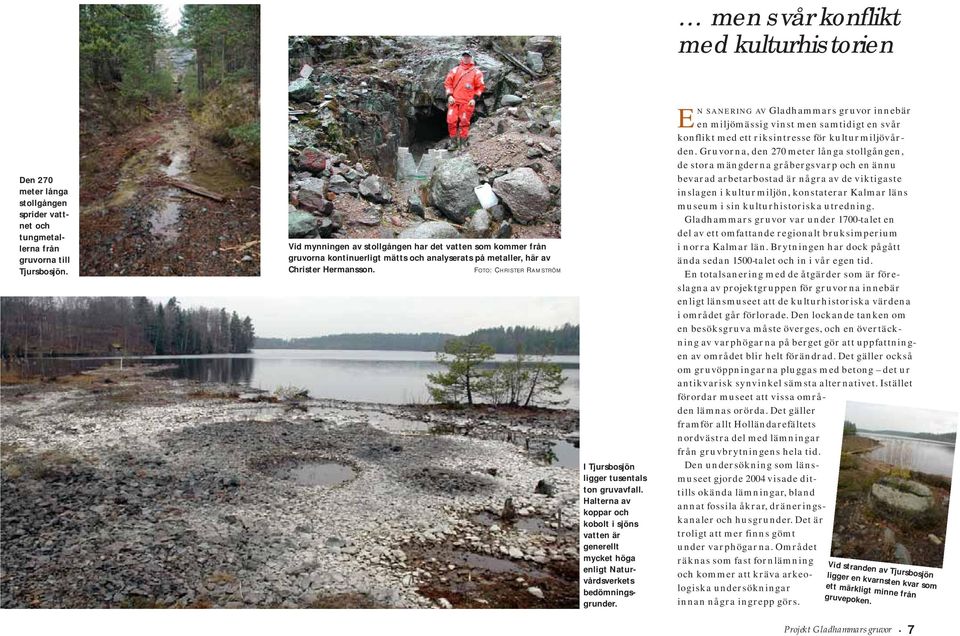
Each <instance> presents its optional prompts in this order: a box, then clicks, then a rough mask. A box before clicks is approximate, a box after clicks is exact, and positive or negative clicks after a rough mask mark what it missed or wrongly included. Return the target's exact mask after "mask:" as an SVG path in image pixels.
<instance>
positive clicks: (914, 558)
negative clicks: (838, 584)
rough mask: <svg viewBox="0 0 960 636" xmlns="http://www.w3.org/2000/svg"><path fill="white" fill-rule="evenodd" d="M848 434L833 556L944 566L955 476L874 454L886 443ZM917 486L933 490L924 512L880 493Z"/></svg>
mask: <svg viewBox="0 0 960 636" xmlns="http://www.w3.org/2000/svg"><path fill="white" fill-rule="evenodd" d="M864 435H868V434H857V435H845V436H844V438H843V443H842V447H841V455H840V465H839V473H838V476H837V498H836V508H835V510H834V523H833V536H832V543H831V550H830V554H831V556H834V557H842V558H848V559H863V560H869V561H882V562H886V563H900V564H903V565H922V566H926V567H942V565H943V554H944V548H945V540H946V529H947V516H948V510H949V505H950V491H951V481H952V480H951V478H950V477H949V476H943V475H937V474H929V473H924V472H920V471H916V470H909V469H907V468H904V467H902V466H897V465H894V464H890V463H886V462H882V461H878V460H876V459H872V458H871V457H870V455H871V453H872V452H873V451H874V450H877V449H880V448H882V446H883V444H882V442H880V441H878V440H875V439H872V438H870V437H865V436H864ZM911 484H916V486H912V487H913V488H919V489H921V491H922V492H925V493H929V494H928V497H929V501H930V507H929V509H928V510H925V511H924V512H923V513H922V514H920V513H910V512H907V511H897V510H893V509H891V508H890V507H889V506H888V505H886V504H885V503H884V501H883V500H882V499H878V491H877V490H876V489H877V488H878V486H879V487H880V490H879V495H880V496H881V497H883V491H884V490H887V491H888V492H889V488H885V487H884V486H890V485H893V486H894V487H896V488H897V489H906V488H907V487H908V485H911Z"/></svg>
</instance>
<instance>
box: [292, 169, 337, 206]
mask: <svg viewBox="0 0 960 636" xmlns="http://www.w3.org/2000/svg"><path fill="white" fill-rule="evenodd" d="M326 194H327V182H326V181H324V180H323V179H318V178H317V177H308V178H306V179H304V180H303V181H301V182H300V189H299V190H298V191H297V201H298V202H299V203H300V206H301V207H303V208H305V209H307V210H315V211H317V212H321V211H324V210H326V209H327V208H328V205H327V204H328V203H330V202H329V201H327V198H326Z"/></svg>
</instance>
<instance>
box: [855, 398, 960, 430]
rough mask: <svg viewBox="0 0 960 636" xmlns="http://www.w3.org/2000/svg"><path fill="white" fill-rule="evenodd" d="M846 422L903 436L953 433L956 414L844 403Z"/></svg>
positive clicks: (863, 403)
mask: <svg viewBox="0 0 960 636" xmlns="http://www.w3.org/2000/svg"><path fill="white" fill-rule="evenodd" d="M846 419H848V420H850V421H851V422H853V423H854V424H856V425H857V428H867V429H870V430H874V431H884V430H890V431H902V432H904V433H955V432H956V431H957V414H956V413H950V412H949V411H931V410H928V409H915V408H911V407H908V406H888V405H885V404H868V403H866V402H847V415H846Z"/></svg>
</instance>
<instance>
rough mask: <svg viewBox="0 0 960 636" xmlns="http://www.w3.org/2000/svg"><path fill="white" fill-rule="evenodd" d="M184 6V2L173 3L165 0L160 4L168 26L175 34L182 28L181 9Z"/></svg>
mask: <svg viewBox="0 0 960 636" xmlns="http://www.w3.org/2000/svg"><path fill="white" fill-rule="evenodd" d="M181 7H183V4H181V3H178V4H171V3H169V2H165V3H163V4H161V5H160V8H161V9H162V10H163V14H164V19H165V20H166V22H167V26H168V27H170V30H171V31H172V32H173V34H174V35H176V34H177V31H179V30H180V9H181Z"/></svg>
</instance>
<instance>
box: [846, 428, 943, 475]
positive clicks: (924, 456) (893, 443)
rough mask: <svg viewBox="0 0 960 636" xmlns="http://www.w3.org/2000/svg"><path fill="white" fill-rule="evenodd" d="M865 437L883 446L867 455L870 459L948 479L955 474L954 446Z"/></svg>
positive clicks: (887, 437)
mask: <svg viewBox="0 0 960 636" xmlns="http://www.w3.org/2000/svg"><path fill="white" fill-rule="evenodd" d="M863 435H864V436H866V437H870V438H871V439H875V440H876V441H878V442H880V444H881V446H878V447H877V448H875V449H873V450H872V451H870V452H869V453H867V455H866V457H867V458H868V459H872V460H875V461H879V462H883V463H885V464H891V465H893V466H900V467H902V468H907V469H909V470H916V471H919V472H922V473H931V474H934V475H943V476H946V477H949V476H950V475H951V474H952V472H953V455H954V447H953V445H950V444H938V443H936V442H927V441H923V440H917V439H908V438H905V437H893V436H886V435H877V434H874V433H863Z"/></svg>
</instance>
